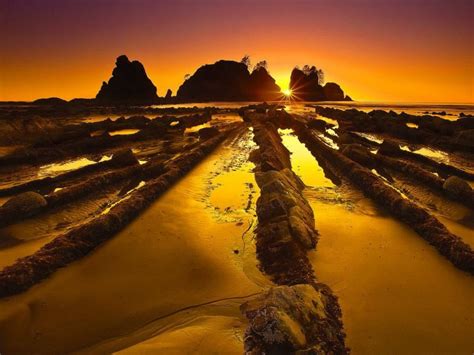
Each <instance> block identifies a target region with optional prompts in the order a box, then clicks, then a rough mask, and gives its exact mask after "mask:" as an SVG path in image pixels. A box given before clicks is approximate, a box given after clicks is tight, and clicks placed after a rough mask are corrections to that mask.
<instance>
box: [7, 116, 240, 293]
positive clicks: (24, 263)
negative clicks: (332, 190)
mask: <svg viewBox="0 0 474 355" xmlns="http://www.w3.org/2000/svg"><path fill="white" fill-rule="evenodd" d="M239 126H240V125H229V126H228V127H227V128H226V129H223V130H222V131H221V132H220V134H219V135H217V136H215V137H213V138H211V139H208V140H206V141H203V142H202V143H200V144H199V145H197V146H196V147H194V148H193V149H191V150H189V151H187V152H185V153H183V154H182V155H180V156H179V157H178V158H176V159H174V160H172V161H171V162H168V163H166V164H165V165H164V166H163V165H162V164H159V165H160V169H159V170H158V171H157V172H156V171H154V172H153V175H154V176H153V179H151V180H150V181H148V182H147V184H146V185H145V186H143V187H142V188H140V189H137V190H135V191H134V192H132V193H131V194H130V195H129V197H128V198H127V199H123V200H122V201H121V202H120V203H117V204H115V205H113V206H112V207H111V208H110V210H109V211H108V213H105V214H101V215H99V216H98V217H96V218H94V219H91V220H90V221H87V222H85V223H83V224H80V225H79V226H77V227H75V228H73V229H70V230H68V231H67V232H65V234H63V235H61V236H59V237H57V238H55V239H53V240H52V241H51V242H49V243H47V244H46V245H44V246H43V247H42V248H40V249H39V250H37V251H36V252H35V253H34V254H32V255H30V256H27V257H24V258H20V259H18V260H16V261H15V263H14V264H13V265H11V266H8V267H6V268H4V269H3V270H1V271H0V298H2V297H7V296H12V295H14V294H18V293H20V292H23V291H25V290H27V289H28V288H30V287H31V286H33V285H35V284H36V283H38V282H40V281H41V280H43V279H45V278H46V277H48V276H49V275H51V274H52V273H54V272H55V271H56V270H57V269H59V268H61V267H64V266H66V265H68V264H69V263H71V262H73V261H75V260H77V259H80V258H82V257H84V256H85V255H87V254H89V253H90V252H92V251H93V250H94V249H95V248H96V247H98V246H99V245H100V244H102V243H103V242H105V241H106V240H108V239H110V238H112V237H113V236H114V235H115V234H116V233H117V232H119V231H120V230H122V229H123V228H124V227H125V226H126V225H127V224H128V223H130V222H131V221H132V220H133V219H134V218H135V217H137V216H138V214H139V213H140V212H141V211H142V210H144V209H145V208H146V207H147V206H149V205H150V204H151V203H152V202H153V201H154V200H155V199H156V198H157V197H158V196H160V195H161V194H162V193H164V192H165V191H166V190H167V189H168V188H169V187H170V186H171V185H172V184H174V183H175V182H176V181H177V180H179V179H180V178H181V177H183V176H184V175H185V174H187V173H188V172H189V171H190V170H191V169H192V168H193V167H194V166H196V165H197V164H198V163H199V162H200V161H201V160H202V159H204V158H205V157H206V156H207V155H208V154H209V153H210V152H211V151H212V150H214V149H215V148H216V147H217V146H218V145H219V144H220V143H221V142H222V141H223V140H224V139H225V138H226V137H228V136H229V135H230V134H231V133H232V132H234V131H235V129H238V127H239Z"/></svg>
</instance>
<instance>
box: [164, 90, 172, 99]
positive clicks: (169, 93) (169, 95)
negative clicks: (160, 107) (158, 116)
mask: <svg viewBox="0 0 474 355" xmlns="http://www.w3.org/2000/svg"><path fill="white" fill-rule="evenodd" d="M171 96H173V91H171V89H168V90H167V91H166V95H165V99H171Z"/></svg>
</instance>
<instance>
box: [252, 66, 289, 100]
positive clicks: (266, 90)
mask: <svg viewBox="0 0 474 355" xmlns="http://www.w3.org/2000/svg"><path fill="white" fill-rule="evenodd" d="M248 94H249V95H250V97H249V100H250V101H267V100H277V99H278V98H280V97H281V90H280V87H279V86H278V85H277V84H276V83H275V79H273V78H272V76H271V75H270V74H269V73H268V71H267V69H265V68H264V67H260V68H257V69H255V70H254V71H253V72H252V74H250V80H249V92H248Z"/></svg>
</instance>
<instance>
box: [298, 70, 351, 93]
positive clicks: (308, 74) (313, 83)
mask: <svg viewBox="0 0 474 355" xmlns="http://www.w3.org/2000/svg"><path fill="white" fill-rule="evenodd" d="M322 75H323V74H322V71H320V70H317V69H316V67H314V66H312V67H311V68H310V67H309V66H305V67H304V68H303V69H299V68H294V69H293V71H292V72H291V77H290V89H291V92H292V94H293V96H294V98H295V99H296V100H302V101H352V99H351V98H350V97H349V96H347V95H346V96H345V95H344V91H342V89H341V87H340V86H339V85H338V84H336V83H326V85H324V86H323V85H322V82H323V78H322Z"/></svg>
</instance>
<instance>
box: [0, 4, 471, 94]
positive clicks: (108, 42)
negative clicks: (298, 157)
mask: <svg viewBox="0 0 474 355" xmlns="http://www.w3.org/2000/svg"><path fill="white" fill-rule="evenodd" d="M473 24H474V0H385V1H384V0H294V1H291V0H286V1H283V0H273V1H270V0H241V1H232V0H0V33H1V36H0V100H1V101H6V100H33V99H37V98H40V97H53V96H55V97H61V98H64V99H72V98H75V97H86V98H87V97H95V95H96V93H97V91H98V90H99V88H100V86H101V84H102V81H107V80H108V79H109V78H110V76H111V73H112V70H113V67H114V63H115V59H116V57H117V56H119V55H121V54H126V55H127V56H128V57H129V59H131V60H139V61H140V62H142V63H143V65H144V66H145V69H146V71H147V74H148V76H149V77H150V79H151V80H152V81H153V83H154V84H155V86H156V87H157V88H158V95H160V96H164V95H165V93H166V90H167V89H168V88H170V89H171V90H173V92H174V93H175V92H176V90H177V89H178V87H179V85H180V84H181V83H182V82H183V78H184V76H185V75H186V74H192V73H194V72H195V71H196V70H197V68H199V66H201V65H203V64H207V63H214V62H215V61H217V60H219V59H232V60H237V61H239V60H240V59H241V58H242V57H243V56H244V55H246V54H248V55H250V57H251V60H252V62H253V63H256V62H258V61H260V60H263V59H265V60H267V62H268V68H269V71H270V73H271V74H272V76H273V77H274V78H275V79H276V81H277V84H279V85H280V86H281V87H282V89H285V88H287V86H288V82H289V77H290V73H291V70H292V69H293V67H294V66H296V65H299V66H300V67H301V66H303V65H304V64H309V65H315V66H316V67H317V68H321V69H323V71H324V72H325V77H326V81H331V82H337V83H338V84H340V85H341V87H342V88H343V90H344V91H345V92H346V93H347V94H349V95H350V96H351V97H352V98H354V99H355V100H359V101H372V102H461V103H473V102H474V94H473V92H474V68H473V67H474V25H473Z"/></svg>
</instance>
